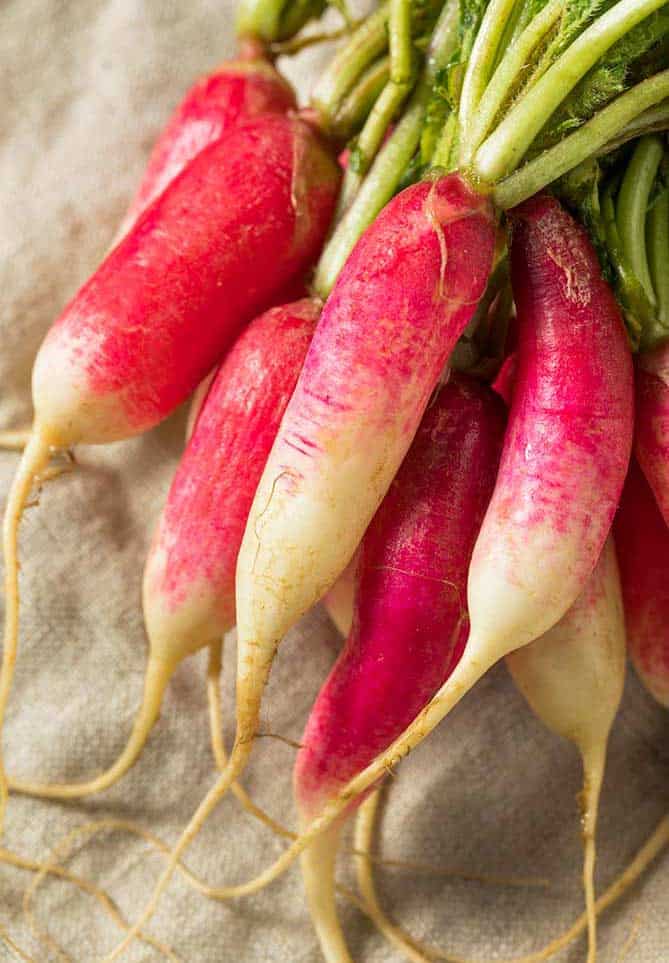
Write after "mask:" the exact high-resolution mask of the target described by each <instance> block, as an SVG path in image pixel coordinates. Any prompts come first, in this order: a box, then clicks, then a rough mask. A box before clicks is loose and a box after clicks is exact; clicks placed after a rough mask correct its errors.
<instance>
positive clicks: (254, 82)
mask: <svg viewBox="0 0 669 963" xmlns="http://www.w3.org/2000/svg"><path fill="white" fill-rule="evenodd" d="M293 109H297V104H296V102H295V95H294V93H293V91H292V90H291V87H290V85H289V84H288V82H287V81H286V80H284V79H283V77H282V76H281V75H280V74H279V73H278V71H276V70H275V69H274V67H273V66H272V65H271V64H270V63H269V61H267V60H263V59H261V58H254V59H251V58H247V59H240V60H232V61H227V62H226V63H223V64H221V66H220V67H219V68H218V69H217V70H214V71H213V72H212V73H210V74H207V76H205V77H201V78H200V79H199V80H197V81H196V83H195V84H193V86H192V87H190V89H189V90H188V92H187V93H186V96H185V97H184V98H183V100H182V101H181V103H180V104H179V106H178V107H177V108H176V110H175V111H174V113H173V114H172V116H171V118H170V119H169V121H168V123H167V125H166V126H165V128H164V129H163V131H162V132H161V134H160V137H159V138H158V140H157V141H156V144H155V146H154V148H153V150H152V152H151V156H150V157H149V161H148V164H147V167H146V170H145V171H144V176H143V177H142V180H141V183H140V185H139V187H138V189H137V192H136V193H135V196H134V197H133V199H132V201H131V202H130V207H129V208H128V212H127V214H126V215H125V217H124V218H123V221H122V222H121V226H120V228H119V231H118V234H117V238H121V237H123V235H124V234H127V233H128V231H129V230H130V228H131V227H132V226H133V225H134V224H135V222H136V221H137V219H138V217H139V216H140V215H141V214H142V212H143V211H144V210H145V209H146V208H147V207H148V206H149V204H151V202H152V201H154V200H155V199H156V197H158V195H159V194H162V192H163V191H164V189H165V188H166V187H167V185H168V184H169V183H170V182H171V181H173V180H174V178H175V177H176V176H177V174H180V173H181V171H182V170H183V169H184V167H185V166H186V165H187V164H188V163H189V162H190V161H191V160H192V159H193V158H194V157H195V156H196V155H197V154H199V153H200V151H201V150H203V149H204V148H205V147H207V146H208V145H209V144H211V143H213V142H214V141H216V140H218V138H219V137H220V136H221V135H222V134H223V133H224V132H225V131H226V130H228V129H229V128H230V127H234V126H235V124H238V123H239V122H240V121H242V120H244V119H245V118H247V117H254V116H256V115H257V114H264V113H277V114H281V113H287V112H288V111H289V110H293Z"/></svg>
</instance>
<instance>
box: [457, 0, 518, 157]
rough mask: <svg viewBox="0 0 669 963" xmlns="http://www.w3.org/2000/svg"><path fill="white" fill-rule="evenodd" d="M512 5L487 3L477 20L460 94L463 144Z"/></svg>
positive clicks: (500, 0)
mask: <svg viewBox="0 0 669 963" xmlns="http://www.w3.org/2000/svg"><path fill="white" fill-rule="evenodd" d="M515 3H516V0H491V2H490V3H489V5H488V7H487V9H486V12H485V14H484V15H483V19H482V20H481V26H480V27H479V30H478V33H477V34H476V39H475V41H474V45H473V46H472V50H471V53H470V55H469V60H468V63H467V69H466V71H465V76H464V79H463V81H462V91H461V94H460V140H461V143H462V144H463V145H465V144H467V143H468V140H469V130H470V128H471V126H472V123H473V122H474V116H475V113H476V110H477V108H478V106H479V102H480V100H481V97H482V96H483V92H484V91H485V89H486V86H487V84H488V81H489V79H490V74H491V73H492V71H493V67H494V63H495V57H496V55H497V51H498V49H499V44H500V41H501V39H502V35H503V33H504V30H505V28H506V24H507V21H508V19H509V17H510V16H511V13H512V12H513V8H514V5H515Z"/></svg>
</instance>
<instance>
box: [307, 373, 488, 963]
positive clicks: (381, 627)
mask: <svg viewBox="0 0 669 963" xmlns="http://www.w3.org/2000/svg"><path fill="white" fill-rule="evenodd" d="M503 433H504V410H503V405H502V403H501V402H500V401H498V400H497V399H496V398H495V396H494V395H493V393H492V392H491V391H490V389H488V388H486V387H484V386H482V385H479V384H477V383H476V382H474V381H472V380H471V379H468V378H466V377H464V376H455V377H453V378H452V380H451V381H450V382H449V383H448V384H446V385H445V386H444V387H442V388H441V389H440V391H439V393H438V394H437V396H436V399H435V401H434V403H433V404H432V405H431V406H430V408H429V409H428V411H427V412H426V414H425V417H424V419H423V421H422V423H421V426H420V428H419V429H418V433H417V435H416V438H415V440H414V442H413V445H412V446H411V448H410V450H409V452H408V454H407V457H406V459H405V461H404V462H403V464H402V467H401V468H400V470H399V472H398V475H397V478H396V480H395V481H394V482H393V484H392V485H391V487H390V489H389V491H388V494H387V495H386V497H385V499H384V500H383V502H382V503H381V506H380V508H379V510H378V511H377V513H376V515H375V516H374V519H373V521H372V523H371V525H370V527H369V529H368V530H367V533H366V534H365V537H364V539H363V542H362V546H361V550H360V558H359V562H358V584H357V592H356V604H355V614H354V619H353V627H352V630H351V634H350V635H349V638H348V641H347V643H346V646H345V648H344V651H343V652H342V654H341V656H340V657H339V659H338V660H337V663H336V665H335V666H334V668H333V669H332V672H331V673H330V675H329V677H328V679H327V681H326V682H325V684H324V686H323V688H322V689H321V691H320V693H319V695H318V698H317V700H316V703H315V705H314V707H313V709H312V712H311V715H310V717H309V721H308V723H307V727H306V730H305V733H304V736H303V739H302V748H301V750H300V752H299V755H298V757H297V762H296V767H295V793H296V798H297V802H298V807H299V810H300V817H301V820H302V822H303V823H307V822H309V820H310V819H312V818H313V817H314V816H315V815H317V814H318V813H319V812H320V811H321V809H322V808H323V805H324V804H325V802H326V801H327V800H328V799H331V798H333V797H335V796H336V795H337V793H338V791H339V789H340V788H341V787H342V786H343V785H345V784H346V782H347V781H348V780H349V779H350V778H351V777H352V776H353V775H355V774H356V773H357V772H359V771H360V770H361V769H363V768H364V767H365V766H366V765H367V764H368V763H369V762H371V760H372V759H374V757H375V756H376V755H377V754H378V753H379V752H382V751H383V750H384V749H386V748H387V747H388V745H389V744H390V743H391V742H392V741H393V739H394V738H396V736H398V735H399V734H400V733H401V732H402V731H403V730H404V729H405V728H406V726H407V725H408V724H409V723H410V722H411V721H412V720H413V719H414V718H415V716H416V715H417V714H418V712H419V711H420V709H421V708H422V707H423V706H424V705H425V704H426V703H427V702H428V701H429V699H430V697H431V696H432V695H433V694H434V692H435V691H436V690H437V688H438V687H439V686H440V685H441V683H442V682H443V681H444V679H445V678H446V676H447V675H448V674H449V672H450V671H451V670H452V668H453V666H454V665H455V663H456V662H457V660H458V659H459V658H460V656H461V654H462V651H463V648H464V643H465V640H466V637H467V631H468V621H467V614H466V608H465V591H466V580H467V569H468V566H469V559H470V557H471V553H472V549H473V547H474V542H475V539H476V536H477V534H478V529H479V526H480V523H481V520H482V518H483V515H484V512H485V510H486V507H487V504H488V501H489V498H490V495H491V493H492V490H493V486H494V482H495V474H496V470H497V463H498V459H499V453H500V449H501V442H502V437H503ZM337 835H338V829H335V830H333V832H332V833H330V834H328V835H326V836H324V837H322V838H321V839H320V840H318V841H317V842H316V843H315V844H314V845H312V846H311V847H309V849H308V850H306V852H305V853H304V854H303V870H304V874H305V881H306V885H307V892H308V895H309V898H310V902H311V906H312V913H313V916H314V922H315V924H316V927H317V929H318V931H319V934H320V937H321V941H322V945H323V949H324V952H325V955H326V958H327V959H328V960H340V959H342V956H341V955H337V948H338V949H339V953H340V954H341V945H342V944H341V939H342V938H341V937H340V938H339V939H335V938H334V934H336V931H337V930H338V927H337V926H336V912H335V908H334V889H333V887H334V876H333V870H334V857H335V853H336V844H337ZM333 940H334V941H333Z"/></svg>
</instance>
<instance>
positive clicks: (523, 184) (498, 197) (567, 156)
mask: <svg viewBox="0 0 669 963" xmlns="http://www.w3.org/2000/svg"><path fill="white" fill-rule="evenodd" d="M667 96H669V70H663V71H662V72H661V73H659V74H656V75H655V76H654V77H650V78H649V79H648V80H642V81H641V83H638V84H636V86H634V87H632V88H631V89H630V90H628V91H627V92H626V93H624V94H621V95H620V96H619V97H617V98H616V99H615V100H614V101H613V102H612V103H610V104H608V106H606V107H604V108H603V109H602V110H600V112H599V113H598V114H596V115H595V116H594V117H593V118H592V120H589V121H588V122H587V123H586V124H583V126H582V127H579V129H578V130H577V131H575V132H574V133H573V134H570V135H569V137H565V139H564V140H562V141H560V143H559V144H556V145H555V147H551V148H550V149H549V150H546V151H544V152H543V154H540V155H539V156H538V157H536V158H534V160H531V161H529V163H527V164H525V166H524V167H521V169H520V170H519V171H516V173H515V174H512V175H511V176H510V177H507V178H506V179H505V180H503V181H502V182H501V183H500V184H498V185H497V186H496V187H495V188H494V190H493V198H494V200H495V203H496V204H497V205H498V206H499V207H501V208H502V209H503V210H507V209H508V208H510V207H515V205H516V204H520V202H521V201H523V200H525V199H526V198H528V197H531V196H532V194H536V193H537V191H540V190H542V188H544V187H546V185H547V184H550V183H551V181H554V180H557V178H558V177H561V176H562V175H563V174H566V173H567V171H570V170H571V169H572V168H573V167H576V166H577V165H578V164H580V163H581V161H584V160H586V159H587V158H588V157H592V156H593V155H595V154H596V153H597V152H598V151H599V150H600V149H601V148H602V147H603V146H604V144H606V143H608V142H609V141H611V140H612V139H613V138H615V137H617V136H618V134H619V133H620V131H621V130H622V129H623V128H624V127H625V126H626V125H627V124H629V123H631V122H632V121H633V120H634V118H635V117H638V116H639V115H640V114H641V113H643V111H645V110H647V109H648V108H649V107H652V106H654V105H655V104H658V103H659V102H660V101H662V100H664V99H665V98H666V97H667Z"/></svg>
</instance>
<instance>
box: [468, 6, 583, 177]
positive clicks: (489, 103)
mask: <svg viewBox="0 0 669 963" xmlns="http://www.w3.org/2000/svg"><path fill="white" fill-rule="evenodd" d="M564 7H565V0H549V3H547V4H546V6H545V7H544V8H543V9H542V10H541V11H540V12H539V13H538V14H537V15H536V17H534V19H533V20H531V21H530V23H529V24H528V26H526V27H525V29H524V30H523V32H522V33H521V34H520V36H519V37H518V39H517V40H515V41H514V42H513V43H512V44H510V45H509V46H508V48H507V49H506V52H505V53H504V54H503V56H502V59H501V60H500V62H499V66H498V67H497V69H496V70H495V72H494V74H493V75H492V78H491V80H490V83H489V84H488V86H487V87H486V89H485V92H484V94H483V96H482V97H481V100H480V102H479V104H478V107H477V110H476V113H475V114H474V115H473V117H472V122H471V126H470V129H469V132H468V135H467V138H466V142H465V143H464V144H463V146H464V149H465V151H466V154H465V156H464V157H463V162H464V163H465V164H469V163H471V160H472V158H473V156H474V154H475V153H476V151H477V150H478V148H479V147H480V146H481V144H482V142H483V139H484V138H485V137H486V136H487V134H488V132H489V131H490V128H491V127H492V125H493V123H494V121H495V118H496V117H497V115H498V114H499V111H500V109H501V107H502V104H503V103H504V101H505V100H507V99H508V97H509V94H510V93H511V91H512V90H513V89H514V87H516V86H517V84H518V82H519V78H521V77H522V76H523V74H524V72H525V70H526V69H527V64H528V63H529V59H530V55H531V54H532V52H533V51H534V50H535V49H536V48H537V47H538V45H539V44H540V43H541V41H542V40H543V39H544V38H545V37H546V35H547V34H548V33H549V32H550V30H551V29H552V28H553V27H554V26H555V24H556V23H557V21H558V20H559V19H560V16H561V15H562V12H563V10H564Z"/></svg>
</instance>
